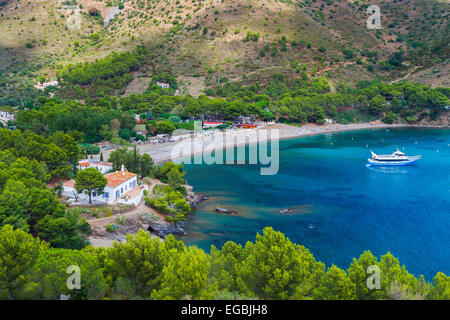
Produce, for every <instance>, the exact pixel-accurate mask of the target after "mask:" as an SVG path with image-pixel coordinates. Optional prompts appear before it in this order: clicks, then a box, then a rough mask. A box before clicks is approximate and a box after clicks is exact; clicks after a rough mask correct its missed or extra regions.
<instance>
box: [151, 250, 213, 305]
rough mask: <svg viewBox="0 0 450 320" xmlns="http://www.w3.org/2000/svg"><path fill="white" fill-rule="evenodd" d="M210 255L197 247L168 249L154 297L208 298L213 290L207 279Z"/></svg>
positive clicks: (169, 298) (170, 298) (168, 298)
mask: <svg viewBox="0 0 450 320" xmlns="http://www.w3.org/2000/svg"><path fill="white" fill-rule="evenodd" d="M210 260H211V257H210V256H209V255H207V254H206V253H205V252H204V251H203V250H201V249H198V248H197V247H189V248H186V247H184V246H183V250H181V251H179V250H176V249H173V250H169V253H168V259H167V263H166V264H165V265H164V267H163V269H162V272H161V289H159V290H154V291H153V294H152V298H155V299H166V300H173V299H183V298H187V299H208V298H212V295H211V293H212V292H213V291H214V290H215V283H214V282H212V283H211V282H210V281H209V273H210V266H211V262H210Z"/></svg>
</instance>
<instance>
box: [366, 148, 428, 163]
mask: <svg viewBox="0 0 450 320" xmlns="http://www.w3.org/2000/svg"><path fill="white" fill-rule="evenodd" d="M370 153H372V159H367V161H368V162H369V164H370V165H371V166H406V165H410V164H413V163H414V162H416V161H417V160H419V159H420V158H422V156H420V155H419V156H407V155H405V154H404V153H403V152H401V151H400V150H398V149H397V150H396V151H395V152H394V153H393V154H384V155H378V154H375V153H374V152H373V151H372V150H371V151H370Z"/></svg>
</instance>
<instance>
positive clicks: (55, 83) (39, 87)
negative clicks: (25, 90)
mask: <svg viewBox="0 0 450 320" xmlns="http://www.w3.org/2000/svg"><path fill="white" fill-rule="evenodd" d="M58 84H59V82H58V81H57V80H51V81H49V82H44V83H42V84H41V83H39V82H38V83H37V84H35V85H34V87H35V88H36V89H39V90H44V89H45V88H47V87H49V86H55V87H56V86H57V85H58Z"/></svg>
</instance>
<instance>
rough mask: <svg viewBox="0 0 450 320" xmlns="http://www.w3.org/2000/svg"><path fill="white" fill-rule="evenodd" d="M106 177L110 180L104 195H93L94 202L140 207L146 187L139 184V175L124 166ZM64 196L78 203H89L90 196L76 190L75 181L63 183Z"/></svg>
mask: <svg viewBox="0 0 450 320" xmlns="http://www.w3.org/2000/svg"><path fill="white" fill-rule="evenodd" d="M104 177H105V178H106V179H107V180H108V182H107V184H106V186H105V188H104V190H103V193H102V194H96V193H95V192H93V193H92V202H93V203H94V202H95V203H107V204H117V203H122V204H134V205H138V204H139V203H140V202H141V201H142V198H143V193H144V189H146V186H145V185H143V186H139V185H138V184H137V175H136V174H135V173H132V172H128V171H126V170H125V169H124V167H123V166H122V170H120V171H115V172H111V173H107V174H105V175H104ZM63 195H65V196H68V197H70V198H71V199H73V200H74V201H75V202H76V203H87V202H86V201H89V196H88V195H87V194H85V193H78V192H77V191H76V189H75V180H73V179H72V180H68V181H66V182H64V183H63Z"/></svg>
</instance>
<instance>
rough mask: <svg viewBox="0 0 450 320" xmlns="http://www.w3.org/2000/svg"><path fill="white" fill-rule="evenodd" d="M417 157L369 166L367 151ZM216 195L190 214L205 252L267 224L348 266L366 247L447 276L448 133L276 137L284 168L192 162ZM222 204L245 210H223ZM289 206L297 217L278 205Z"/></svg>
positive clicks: (202, 189) (192, 173)
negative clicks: (269, 172) (264, 172)
mask: <svg viewBox="0 0 450 320" xmlns="http://www.w3.org/2000/svg"><path fill="white" fill-rule="evenodd" d="M397 147H398V148H399V149H400V150H403V151H404V152H405V153H406V154H408V155H416V154H421V155H422V159H421V160H419V161H418V162H417V164H416V165H414V166H404V167H375V168H374V167H368V166H366V163H367V158H368V157H369V156H370V152H369V149H371V150H373V151H374V152H376V153H380V154H385V153H392V152H393V151H395V149H396V148H397ZM186 169H187V171H188V173H187V176H186V178H187V180H188V182H189V183H190V184H191V185H193V186H194V190H195V191H197V192H199V193H202V194H204V195H207V196H209V197H210V199H209V200H206V201H204V202H203V203H202V204H201V205H200V206H199V207H198V208H197V209H196V210H195V211H194V212H193V213H192V214H191V215H190V217H189V218H188V221H187V225H186V231H187V232H188V233H189V234H188V235H187V236H185V237H183V240H184V241H185V242H186V243H187V244H191V245H197V246H199V247H201V248H203V249H205V250H207V251H208V250H209V249H210V246H211V245H215V246H217V247H221V246H222V245H223V244H224V243H225V242H226V241H228V240H232V241H235V242H238V243H241V244H245V242H246V241H249V240H250V241H253V240H254V239H255V235H256V233H257V232H261V231H262V229H263V228H264V227H266V226H272V227H273V228H274V229H276V230H279V231H281V232H283V233H285V234H286V235H287V236H288V237H289V238H290V239H291V240H292V241H293V242H296V243H299V244H302V245H304V246H306V247H307V248H309V249H310V250H311V252H312V253H313V254H314V255H315V257H316V259H318V260H320V261H323V262H324V263H326V265H327V266H330V265H331V264H333V263H334V264H336V265H337V266H339V267H341V268H345V269H346V268H348V266H349V265H350V263H351V261H352V258H353V257H358V256H359V255H360V254H361V253H362V252H363V251H364V250H371V251H372V252H373V253H374V254H375V255H377V256H380V255H382V254H385V253H386V252H388V251H390V252H391V253H392V254H394V255H395V256H396V257H398V258H399V260H400V263H401V264H405V265H406V267H407V269H408V270H409V271H410V272H412V273H414V274H415V275H420V274H423V275H424V276H425V277H426V279H427V280H431V279H432V278H433V277H434V275H435V274H436V273H437V272H438V271H442V272H444V273H446V274H450V130H448V129H411V128H399V129H391V130H389V131H387V130H385V129H377V130H359V131H348V132H341V133H336V134H323V135H318V136H313V137H306V138H298V139H292V140H284V141H281V142H280V170H279V172H278V174H277V175H273V176H261V175H260V170H259V167H258V166H256V165H186ZM218 206H220V207H226V208H230V209H232V210H234V211H237V212H239V213H240V215H239V216H228V215H219V214H216V213H214V208H216V207H218ZM286 208H292V209H293V210H294V213H293V214H283V213H280V212H279V211H280V210H281V209H286Z"/></svg>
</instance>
